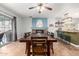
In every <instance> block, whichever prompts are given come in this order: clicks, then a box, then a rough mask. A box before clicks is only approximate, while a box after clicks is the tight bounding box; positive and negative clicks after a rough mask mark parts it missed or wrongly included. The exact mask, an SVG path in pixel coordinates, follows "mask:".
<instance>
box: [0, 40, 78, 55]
mask: <svg viewBox="0 0 79 59" xmlns="http://www.w3.org/2000/svg"><path fill="white" fill-rule="evenodd" d="M0 56H26V54H25V43H20V42H12V43H10V44H8V45H5V46H4V47H2V48H0ZM51 56H53V54H52V53H51ZM54 56H79V48H75V47H73V46H71V45H68V44H66V43H63V42H61V41H58V42H56V43H54Z"/></svg>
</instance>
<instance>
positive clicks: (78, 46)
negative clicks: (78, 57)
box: [57, 37, 79, 48]
mask: <svg viewBox="0 0 79 59" xmlns="http://www.w3.org/2000/svg"><path fill="white" fill-rule="evenodd" d="M57 39H59V40H62V41H63V42H66V43H68V44H70V45H72V46H74V47H77V48H79V45H76V44H74V43H71V42H68V41H66V40H64V39H61V38H59V37H58V38H57Z"/></svg>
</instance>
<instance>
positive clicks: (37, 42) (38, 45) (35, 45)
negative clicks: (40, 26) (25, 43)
mask: <svg viewBox="0 0 79 59" xmlns="http://www.w3.org/2000/svg"><path fill="white" fill-rule="evenodd" d="M32 55H33V56H35V55H37V56H41V55H47V40H46V39H32Z"/></svg>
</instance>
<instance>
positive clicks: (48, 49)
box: [47, 42, 50, 56]
mask: <svg viewBox="0 0 79 59" xmlns="http://www.w3.org/2000/svg"><path fill="white" fill-rule="evenodd" d="M47 55H48V56H50V44H49V42H48V43H47Z"/></svg>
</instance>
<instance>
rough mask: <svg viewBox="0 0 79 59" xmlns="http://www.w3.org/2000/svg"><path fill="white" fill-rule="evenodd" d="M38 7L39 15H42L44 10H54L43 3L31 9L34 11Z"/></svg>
mask: <svg viewBox="0 0 79 59" xmlns="http://www.w3.org/2000/svg"><path fill="white" fill-rule="evenodd" d="M37 7H39V11H38V13H41V12H42V11H41V9H42V8H44V9H47V10H50V11H52V8H50V7H47V6H44V4H43V3H39V4H38V5H37V6H34V7H30V8H29V9H34V8H37Z"/></svg>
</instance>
